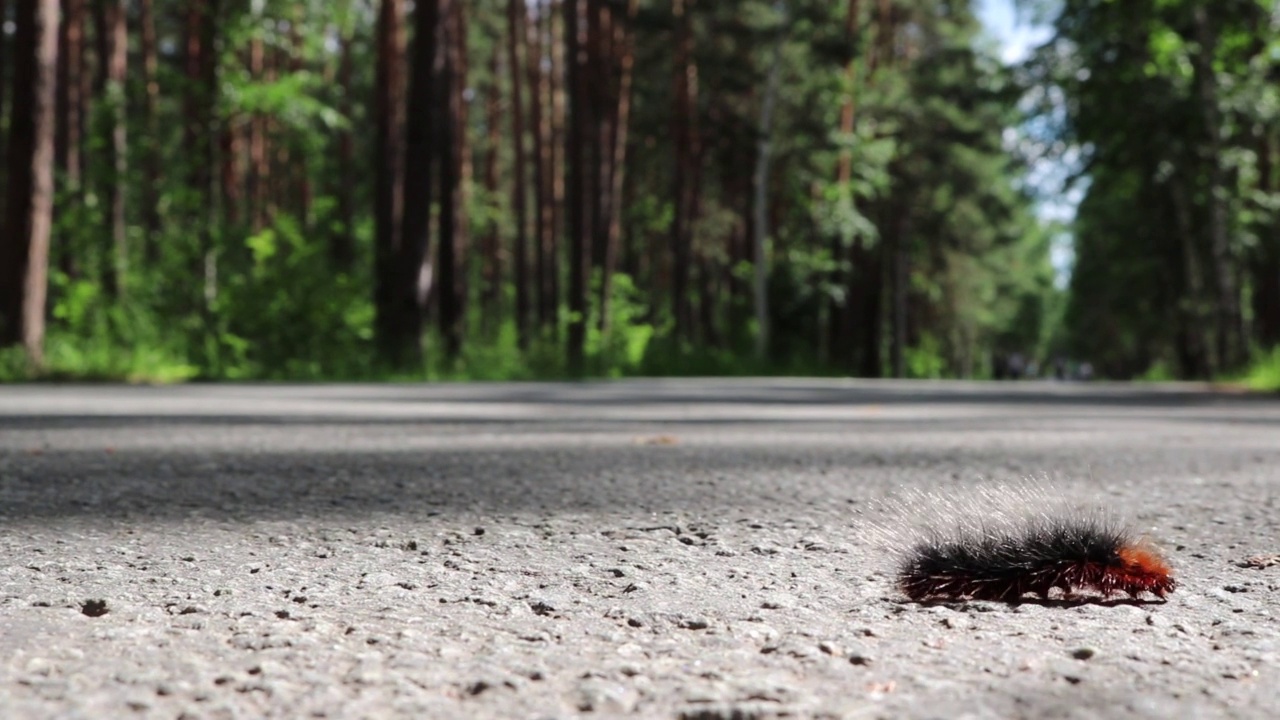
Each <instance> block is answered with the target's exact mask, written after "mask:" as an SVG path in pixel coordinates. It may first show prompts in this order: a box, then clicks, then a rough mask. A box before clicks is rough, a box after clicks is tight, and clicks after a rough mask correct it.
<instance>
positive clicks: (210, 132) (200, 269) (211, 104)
mask: <svg viewBox="0 0 1280 720" xmlns="http://www.w3.org/2000/svg"><path fill="white" fill-rule="evenodd" d="M218 17H219V0H193V1H192V2H190V3H188V4H187V18H186V20H187V24H186V52H185V57H184V65H185V72H186V80H187V88H186V92H185V94H184V97H183V120H184V122H183V141H184V145H183V147H184V148H186V150H187V151H188V152H190V156H189V162H188V165H187V179H188V185H189V187H190V188H191V197H192V198H194V200H193V201H191V203H190V204H189V205H187V206H186V207H184V208H183V210H184V212H185V214H186V215H187V217H189V218H190V219H191V222H193V223H194V224H195V226H196V227H198V228H199V230H198V231H197V234H198V239H197V241H198V247H197V248H196V254H195V255H196V264H197V266H196V267H193V268H192V271H193V273H192V274H193V275H194V276H196V277H201V278H203V279H204V284H203V288H202V290H203V299H202V302H200V303H199V308H200V314H201V318H202V321H203V329H204V331H205V332H208V331H209V330H210V329H211V324H212V321H213V318H212V305H213V302H214V301H215V300H216V299H217V295H218V272H217V269H218V266H217V253H216V251H215V248H214V246H213V234H212V229H213V226H214V225H215V224H216V222H217V221H216V217H217V216H216V211H215V195H214V188H213V168H215V167H216V165H215V162H214V161H215V158H216V155H217V144H218V133H217V132H216V131H215V127H214V125H215V120H216V117H215V111H216V107H217V92H218V88H217V79H218V78H217V73H218V63H217V52H216V49H215V48H214V42H215V40H216V37H217V36H216V32H217V27H218Z"/></svg>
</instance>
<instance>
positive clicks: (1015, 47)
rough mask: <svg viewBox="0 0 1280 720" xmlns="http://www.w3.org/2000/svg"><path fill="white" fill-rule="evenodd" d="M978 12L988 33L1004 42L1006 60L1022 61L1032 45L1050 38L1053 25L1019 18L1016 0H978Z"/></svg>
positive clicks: (1001, 54)
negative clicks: (1032, 22)
mask: <svg viewBox="0 0 1280 720" xmlns="http://www.w3.org/2000/svg"><path fill="white" fill-rule="evenodd" d="M977 12H978V19H979V20H980V21H982V24H983V26H984V27H986V29H987V32H989V33H990V34H991V35H992V36H993V37H994V38H995V39H996V40H998V41H999V42H1000V57H1001V59H1002V60H1004V61H1005V62H1006V63H1013V62H1018V61H1019V60H1022V59H1023V58H1025V57H1026V56H1027V54H1028V53H1030V51H1031V49H1032V48H1034V47H1035V46H1036V45H1038V44H1040V43H1042V42H1044V41H1045V40H1048V39H1049V35H1050V29H1049V27H1048V26H1047V25H1032V24H1030V23H1028V22H1026V21H1025V20H1024V19H1021V18H1019V17H1018V12H1017V11H1016V10H1015V9H1014V7H1013V0H978V1H977Z"/></svg>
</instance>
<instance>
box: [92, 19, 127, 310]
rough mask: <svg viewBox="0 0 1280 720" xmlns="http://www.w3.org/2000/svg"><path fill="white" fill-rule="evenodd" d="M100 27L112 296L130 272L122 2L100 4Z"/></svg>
mask: <svg viewBox="0 0 1280 720" xmlns="http://www.w3.org/2000/svg"><path fill="white" fill-rule="evenodd" d="M97 7H98V9H99V11H100V13H101V14H100V15H99V19H100V21H101V22H100V24H99V26H98V35H99V44H100V45H101V47H102V49H103V50H104V51H105V52H104V53H103V54H102V55H101V56H100V62H101V63H102V68H101V77H102V81H103V82H102V91H103V94H104V97H105V100H106V103H107V115H108V118H109V122H110V128H111V132H110V142H109V144H108V145H107V148H108V152H107V155H108V158H109V160H110V166H109V167H108V168H107V173H106V183H105V185H106V193H105V194H106V196H107V198H108V203H107V204H108V208H109V222H110V225H111V241H112V242H111V245H112V252H111V257H112V261H111V262H110V263H108V267H107V272H106V283H105V284H106V288H107V292H108V293H109V294H111V295H118V294H121V293H123V291H124V282H125V276H126V273H127V272H128V268H129V245H128V236H127V234H126V231H127V228H126V224H125V188H126V184H127V178H126V177H125V175H126V172H127V170H128V155H127V151H128V148H127V133H126V127H125V122H126V115H125V110H126V107H125V88H124V82H125V71H126V69H127V67H128V65H127V63H128V51H129V36H128V29H127V26H126V24H125V8H124V5H123V4H122V2H121V0H110V1H109V2H102V3H101V4H99V5H98V6H97Z"/></svg>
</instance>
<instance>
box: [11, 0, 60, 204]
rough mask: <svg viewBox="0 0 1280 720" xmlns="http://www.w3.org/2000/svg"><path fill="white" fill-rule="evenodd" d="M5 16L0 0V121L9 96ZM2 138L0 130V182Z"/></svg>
mask: <svg viewBox="0 0 1280 720" xmlns="http://www.w3.org/2000/svg"><path fill="white" fill-rule="evenodd" d="M7 17H9V0H0V121H2V120H3V119H4V117H5V115H4V103H5V100H7V99H8V98H9V82H8V80H9V66H8V58H9V36H8V34H6V33H5V32H4V27H3V25H4V18H7ZM60 45H61V43H60ZM58 57H59V58H61V57H62V52H61V48H60V50H59V54H58ZM62 84H63V82H62V65H61V62H59V66H58V85H59V86H61V85H62ZM62 114H63V113H62V108H61V105H59V107H58V116H59V117H62ZM4 140H5V138H4V133H3V132H0V182H4V181H6V179H7V178H8V173H7V171H6V165H5V162H4V159H5V150H6V148H5V142H4Z"/></svg>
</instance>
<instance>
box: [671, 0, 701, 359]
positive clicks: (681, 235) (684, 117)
mask: <svg viewBox="0 0 1280 720" xmlns="http://www.w3.org/2000/svg"><path fill="white" fill-rule="evenodd" d="M693 1H694V0H672V14H673V15H674V18H675V27H676V31H675V32H676V37H675V78H674V82H673V86H672V91H673V94H674V96H675V97H674V107H675V113H674V116H673V118H672V137H673V138H674V147H675V158H674V160H675V173H674V177H673V182H672V185H673V195H674V197H675V217H674V219H673V221H672V224H671V260H672V267H671V315H672V319H673V320H674V321H675V337H676V338H677V339H678V340H688V339H689V338H690V332H691V329H692V326H693V316H692V308H691V304H690V299H689V270H690V265H691V264H692V257H693V255H692V253H693V224H694V222H695V221H696V219H697V212H698V207H697V205H698V179H697V169H698V165H699V159H698V156H699V138H698V129H697V97H698V69H697V65H696V64H695V63H694V59H693V23H692V20H691V18H690V12H689V7H690V6H691V5H692V4H693Z"/></svg>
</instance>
